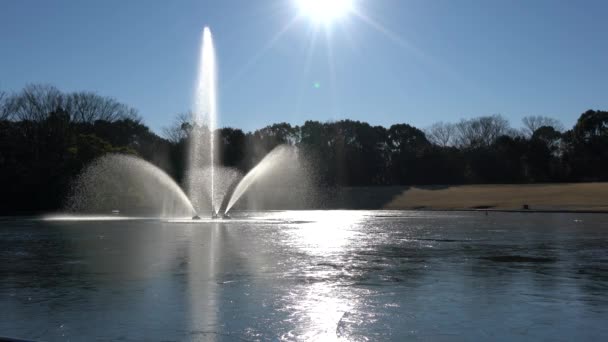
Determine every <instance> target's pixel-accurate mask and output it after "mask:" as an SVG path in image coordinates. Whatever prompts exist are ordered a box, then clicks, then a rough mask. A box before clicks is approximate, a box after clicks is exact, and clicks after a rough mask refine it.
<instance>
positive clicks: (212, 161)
mask: <svg viewBox="0 0 608 342" xmlns="http://www.w3.org/2000/svg"><path fill="white" fill-rule="evenodd" d="M216 79H217V67H216V63H215V48H214V46H213V38H212V36H211V30H209V28H208V27H205V28H204V30H203V41H202V44H201V53H200V62H199V69H198V81H197V86H196V90H195V94H194V99H195V100H194V111H193V112H192V123H193V129H192V132H191V134H190V146H189V152H188V163H189V164H188V171H187V173H188V177H187V179H188V180H187V188H186V190H187V193H188V195H189V196H190V198H191V199H192V201H193V205H194V207H195V209H196V211H197V212H200V211H201V210H202V206H201V201H200V198H201V190H203V189H205V190H206V193H207V194H208V196H209V198H210V201H211V202H210V203H211V215H212V216H217V215H218V212H219V207H218V206H219V205H221V200H219V201H218V198H217V196H216V193H217V191H216V186H215V185H216V184H215V183H216V171H218V170H217V165H218V157H219V153H218V149H217V147H218V144H217V141H216V136H215V130H216V128H217V81H216ZM203 170H207V172H203ZM195 216H197V215H195ZM193 218H195V217H193Z"/></svg>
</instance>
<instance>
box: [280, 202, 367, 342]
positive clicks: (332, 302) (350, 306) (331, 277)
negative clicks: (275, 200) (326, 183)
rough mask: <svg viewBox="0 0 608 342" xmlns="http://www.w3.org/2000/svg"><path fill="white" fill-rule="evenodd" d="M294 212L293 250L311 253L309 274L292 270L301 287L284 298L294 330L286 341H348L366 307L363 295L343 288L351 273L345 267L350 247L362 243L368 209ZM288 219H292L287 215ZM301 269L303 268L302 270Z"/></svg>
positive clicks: (289, 238)
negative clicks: (362, 228) (361, 230)
mask: <svg viewBox="0 0 608 342" xmlns="http://www.w3.org/2000/svg"><path fill="white" fill-rule="evenodd" d="M277 215H289V219H290V220H292V222H294V223H292V224H289V225H288V228H287V229H286V230H285V231H286V232H287V239H286V241H288V243H289V245H290V248H293V249H299V250H301V251H302V252H304V253H306V254H308V255H309V260H310V265H309V266H308V267H306V268H305V270H304V272H300V273H298V274H292V275H291V276H292V277H295V278H296V279H298V281H297V282H296V284H297V285H296V286H294V287H293V289H292V290H291V291H290V292H289V293H288V294H287V296H286V298H284V301H285V303H288V304H287V305H286V307H285V310H286V311H288V312H291V314H290V316H289V318H288V321H289V323H290V324H291V325H292V326H293V328H292V329H291V330H290V331H289V332H287V333H286V334H284V335H282V336H281V340H284V341H291V340H305V341H346V340H351V337H350V336H348V332H349V326H351V325H352V324H355V325H356V324H357V322H356V320H355V321H353V319H354V317H355V316H357V313H358V312H359V311H360V310H361V309H360V308H359V306H360V305H361V303H360V296H359V294H357V292H356V291H353V288H352V287H349V286H344V285H345V282H350V281H351V280H350V279H351V277H350V275H349V274H348V271H346V270H345V266H347V265H346V264H345V263H347V259H348V258H346V259H345V256H347V255H348V254H349V252H348V250H349V249H350V248H353V246H354V245H355V244H356V243H357V240H358V239H357V237H358V235H359V234H360V232H359V230H360V229H359V228H360V224H362V222H363V219H364V216H365V212H356V211H301V212H289V213H278V214H277ZM285 218H287V217H285ZM301 271H302V270H301Z"/></svg>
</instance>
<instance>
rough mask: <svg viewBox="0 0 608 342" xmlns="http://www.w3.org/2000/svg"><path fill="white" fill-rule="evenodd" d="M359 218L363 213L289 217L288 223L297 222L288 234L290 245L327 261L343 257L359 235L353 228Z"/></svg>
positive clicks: (307, 213) (328, 212)
mask: <svg viewBox="0 0 608 342" xmlns="http://www.w3.org/2000/svg"><path fill="white" fill-rule="evenodd" d="M363 216H364V215H363V212H353V211H303V212H300V213H297V214H295V215H294V213H290V217H291V218H292V219H295V220H297V221H296V222H300V223H298V224H294V225H292V227H293V228H294V229H293V230H291V231H290V232H289V233H290V240H291V244H292V246H294V247H297V248H301V249H303V250H305V251H307V252H309V253H312V254H315V255H320V256H327V257H328V258H329V257H330V256H331V255H332V254H338V253H343V252H344V249H345V248H347V247H348V246H349V245H350V243H351V242H352V241H353V239H354V238H355V237H356V236H357V235H359V232H358V231H357V229H356V228H357V227H358V224H359V222H360V221H361V220H362V218H363ZM301 222H304V223H301ZM328 261H329V260H328Z"/></svg>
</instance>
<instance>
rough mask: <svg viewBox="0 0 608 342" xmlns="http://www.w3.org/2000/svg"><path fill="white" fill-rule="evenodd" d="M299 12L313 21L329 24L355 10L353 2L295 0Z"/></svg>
mask: <svg viewBox="0 0 608 342" xmlns="http://www.w3.org/2000/svg"><path fill="white" fill-rule="evenodd" d="M295 2H296V5H297V7H298V9H299V11H300V12H301V13H302V14H303V15H305V16H307V17H309V18H311V19H312V20H313V21H315V22H318V23H323V24H329V23H331V22H333V21H335V20H337V19H339V18H341V17H343V16H345V15H347V14H349V13H350V12H352V10H353V0H295Z"/></svg>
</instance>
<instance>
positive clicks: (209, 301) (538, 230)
mask: <svg viewBox="0 0 608 342" xmlns="http://www.w3.org/2000/svg"><path fill="white" fill-rule="evenodd" d="M233 216H234V217H233V219H232V220H217V221H212V220H201V221H193V220H189V219H184V220H179V219H175V220H165V219H152V218H121V217H119V216H109V217H88V218H86V219H85V218H83V217H68V216H63V217H62V216H56V217H47V218H23V217H21V218H4V219H1V220H0V308H1V309H0V336H10V337H16V338H26V339H32V340H44V341H68V340H70V341H78V340H88V341H91V340H121V341H142V340H145V341H176V340H191V341H209V340H211V341H214V340H215V341H242V340H246V341H256V340H272V341H283V340H286V341H291V340H320V341H327V340H342V341H368V340H369V341H383V340H387V341H388V340H394V341H401V340H432V341H442V340H504V341H510V340H540V339H545V340H562V341H572V340H605V339H608V324H606V322H608V234H607V231H606V229H607V228H606V227H608V215H601V214H557V213H556V214H547V213H543V214H540V213H498V212H493V213H489V214H488V215H486V214H484V213H483V212H424V211H418V212H416V211H270V212H237V213H235V214H234V215H233Z"/></svg>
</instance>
